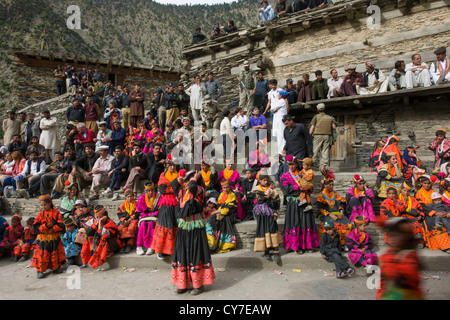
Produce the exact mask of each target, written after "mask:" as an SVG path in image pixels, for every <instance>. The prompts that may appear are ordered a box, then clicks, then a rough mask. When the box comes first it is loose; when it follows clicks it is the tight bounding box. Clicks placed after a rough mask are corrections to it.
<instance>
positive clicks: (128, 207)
mask: <svg viewBox="0 0 450 320" xmlns="http://www.w3.org/2000/svg"><path fill="white" fill-rule="evenodd" d="M136 205H137V201H136V200H135V199H134V193H133V191H131V190H127V191H125V201H124V202H122V204H121V205H120V206H119V209H118V210H117V217H118V218H119V220H120V222H119V224H118V230H119V239H120V241H121V242H122V248H121V249H120V253H129V252H130V251H131V247H132V246H133V245H134V243H135V241H136V236H137V232H138V221H139V213H138V212H137V211H136Z"/></svg>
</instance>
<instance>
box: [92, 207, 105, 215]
mask: <svg viewBox="0 0 450 320" xmlns="http://www.w3.org/2000/svg"><path fill="white" fill-rule="evenodd" d="M105 212H106V209H105V207H104V206H102V205H98V206H95V207H94V214H95V215H100V214H104V213H105Z"/></svg>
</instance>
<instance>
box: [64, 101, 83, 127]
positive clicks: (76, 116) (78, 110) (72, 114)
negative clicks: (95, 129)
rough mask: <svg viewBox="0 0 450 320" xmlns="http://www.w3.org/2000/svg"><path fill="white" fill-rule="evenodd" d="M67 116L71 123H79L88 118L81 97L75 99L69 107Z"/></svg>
mask: <svg viewBox="0 0 450 320" xmlns="http://www.w3.org/2000/svg"><path fill="white" fill-rule="evenodd" d="M66 118H67V121H68V122H69V123H72V124H73V125H77V124H78V123H80V122H84V120H85V118H86V111H84V108H83V106H82V105H81V101H80V99H79V98H74V99H73V105H71V106H70V107H68V108H67V111H66Z"/></svg>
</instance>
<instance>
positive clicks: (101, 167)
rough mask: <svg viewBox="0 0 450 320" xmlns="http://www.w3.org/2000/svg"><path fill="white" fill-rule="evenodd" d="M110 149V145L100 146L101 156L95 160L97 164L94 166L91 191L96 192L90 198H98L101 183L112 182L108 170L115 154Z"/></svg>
mask: <svg viewBox="0 0 450 320" xmlns="http://www.w3.org/2000/svg"><path fill="white" fill-rule="evenodd" d="M108 150H109V147H108V146H100V147H99V148H98V153H99V155H100V157H99V158H98V159H97V160H96V161H95V164H94V166H93V167H92V185H91V191H92V192H94V194H93V195H92V197H90V198H89V200H98V198H99V189H100V187H101V185H106V184H109V183H110V182H111V178H110V177H109V176H108V172H109V170H110V168H111V162H112V161H113V160H114V156H112V155H110V154H108Z"/></svg>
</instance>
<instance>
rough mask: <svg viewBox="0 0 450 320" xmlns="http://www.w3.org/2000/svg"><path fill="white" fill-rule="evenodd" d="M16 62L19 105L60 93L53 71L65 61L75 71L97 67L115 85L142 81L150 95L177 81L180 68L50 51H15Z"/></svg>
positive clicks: (39, 100) (14, 62) (131, 84)
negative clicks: (84, 67)
mask: <svg viewBox="0 0 450 320" xmlns="http://www.w3.org/2000/svg"><path fill="white" fill-rule="evenodd" d="M13 55H14V58H13V64H14V65H15V66H16V75H17V78H16V81H15V82H16V88H15V93H14V94H15V95H17V96H19V97H20V99H19V103H18V105H19V106H22V107H25V106H30V105H33V104H35V103H38V102H42V101H45V100H47V99H51V98H54V97H56V96H57V91H56V86H55V76H54V73H53V71H54V70H55V69H56V68H57V66H58V65H62V66H64V65H65V64H66V63H69V64H71V65H72V66H74V67H75V69H76V71H77V72H79V71H81V70H82V67H83V66H84V65H86V66H88V67H93V68H94V67H95V66H98V67H99V70H100V72H102V73H103V75H104V78H105V80H111V82H112V83H113V84H114V85H115V86H119V85H120V86H121V85H123V84H124V83H128V84H129V85H130V86H131V88H130V89H133V84H134V83H135V82H139V83H141V86H142V90H144V91H145V92H146V94H148V95H149V97H150V96H152V95H153V93H154V92H156V90H157V89H158V88H159V87H162V86H164V85H167V84H168V83H170V82H178V80H179V78H180V76H179V73H178V71H177V70H174V69H172V68H170V67H159V66H147V65H140V64H134V63H132V62H125V61H112V60H106V59H97V58H92V57H79V56H71V55H68V54H62V53H53V52H47V51H30V50H23V49H15V50H13Z"/></svg>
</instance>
